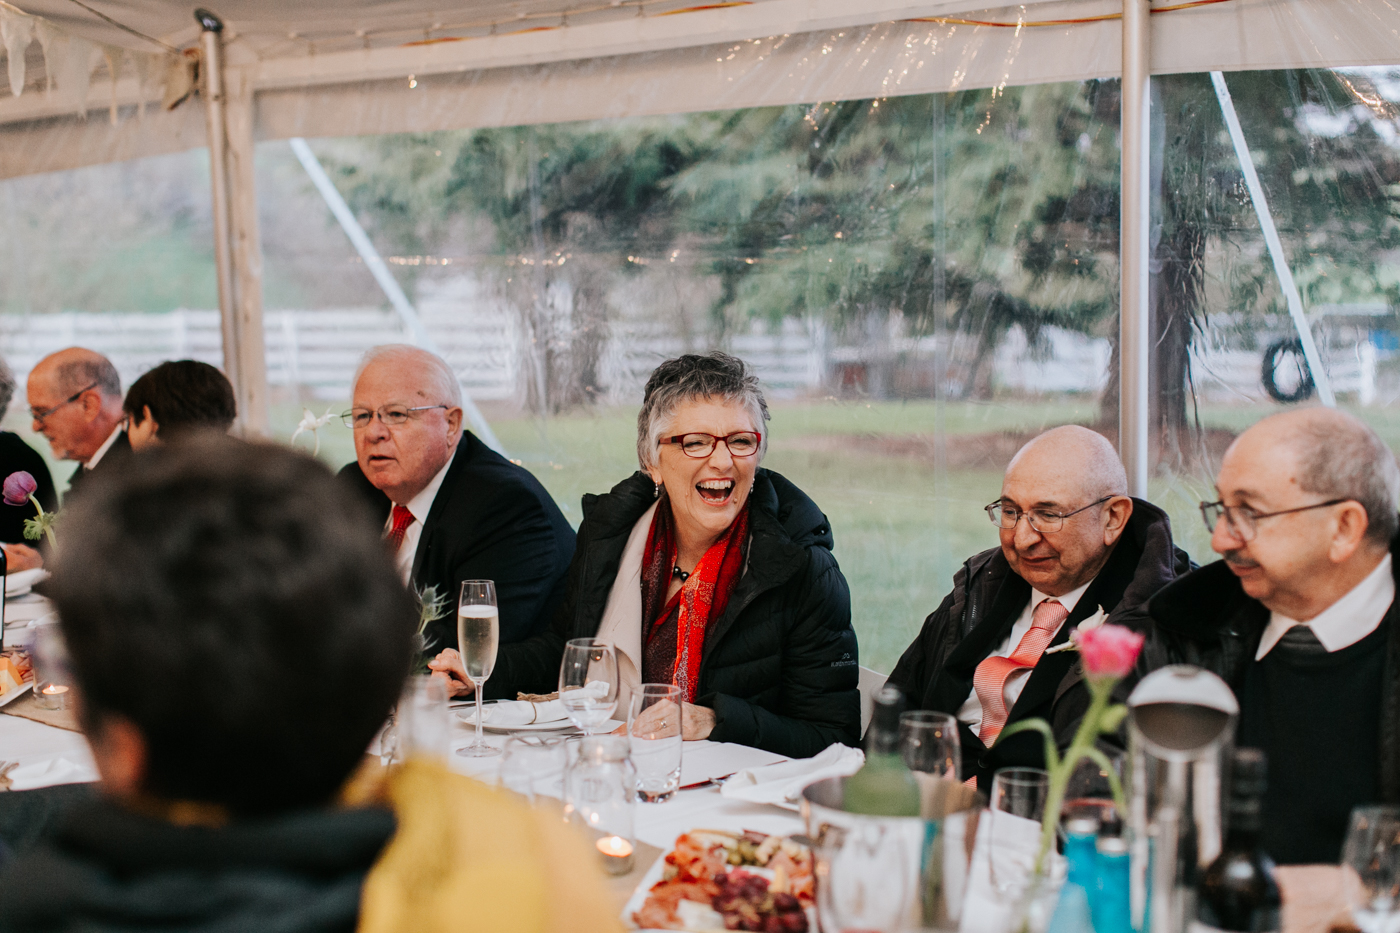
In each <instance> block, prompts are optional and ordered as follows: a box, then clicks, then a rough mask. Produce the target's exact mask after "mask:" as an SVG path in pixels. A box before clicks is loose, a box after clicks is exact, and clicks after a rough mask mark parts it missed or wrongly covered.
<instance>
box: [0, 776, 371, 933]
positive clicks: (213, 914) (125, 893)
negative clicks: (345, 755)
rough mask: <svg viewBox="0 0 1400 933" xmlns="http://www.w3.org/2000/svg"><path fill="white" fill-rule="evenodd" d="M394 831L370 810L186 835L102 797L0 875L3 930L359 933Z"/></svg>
mask: <svg viewBox="0 0 1400 933" xmlns="http://www.w3.org/2000/svg"><path fill="white" fill-rule="evenodd" d="M395 825H396V824H395V820H394V815H393V814H392V813H391V812H389V811H388V810H378V809H363V810H308V811H302V812H298V813H292V814H287V815H284V816H278V817H273V818H269V819H266V820H260V821H255V822H251V823H240V824H237V825H235V826H232V827H228V828H225V829H205V828H200V827H181V826H174V825H172V824H170V823H166V822H163V821H160V820H154V819H150V818H147V817H144V816H138V815H136V814H135V813H131V812H129V811H127V810H124V809H122V808H121V807H120V806H118V805H117V804H115V803H112V802H111V801H109V800H106V799H100V798H99V799H96V800H92V801H91V802H88V803H85V804H80V805H78V806H76V807H74V808H73V810H72V811H71V812H70V813H69V814H68V816H67V818H66V819H65V820H64V821H63V823H62V825H61V826H60V827H59V829H58V830H57V832H56V833H55V834H54V836H53V837H52V838H51V839H50V840H48V841H47V842H46V843H44V844H41V845H40V846H38V847H37V848H36V849H34V850H33V851H31V852H30V853H28V854H27V855H26V856H25V857H23V858H19V859H16V860H15V861H14V862H13V863H11V864H10V865H7V866H6V870H5V871H3V872H0V933H11V931H14V933H21V931H40V930H43V931H51V930H84V931H91V933H107V931H110V933H118V931H129V930H183V931H189V933H198V931H209V933H214V931H218V933H244V931H246V933H264V931H268V930H276V931H280V933H313V931H314V933H333V931H338V930H339V931H344V933H351V931H353V930H354V929H355V926H356V924H357V922H358V919H359V913H360V889H361V887H362V886H363V884H364V880H365V876H366V874H368V872H369V870H370V868H371V867H372V866H373V865H374V862H375V860H376V859H377V858H378V857H379V853H380V851H381V850H382V849H383V848H384V846H385V845H386V844H387V843H388V842H389V839H390V837H391V836H393V834H394V828H395Z"/></svg>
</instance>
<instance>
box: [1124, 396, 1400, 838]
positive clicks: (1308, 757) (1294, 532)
mask: <svg viewBox="0 0 1400 933" xmlns="http://www.w3.org/2000/svg"><path fill="white" fill-rule="evenodd" d="M1215 486H1216V493H1217V495H1218V496H1219V499H1218V500H1217V501H1215V502H1206V503H1202V504H1201V514H1202V515H1203V516H1204V518H1205V521H1206V526H1207V527H1209V528H1210V530H1211V542H1210V544H1211V547H1212V548H1213V549H1214V550H1215V551H1216V552H1217V553H1219V554H1220V555H1221V557H1222V558H1223V560H1220V561H1217V562H1216V563H1213V564H1210V565H1208V566H1206V567H1202V568H1201V569H1200V570H1197V571H1195V572H1194V573H1192V574H1189V575H1187V576H1185V577H1183V578H1182V579H1180V580H1178V581H1176V582H1175V583H1173V584H1172V585H1171V586H1169V587H1167V588H1166V589H1164V590H1163V591H1162V592H1161V593H1159V594H1157V595H1156V596H1155V597H1153V599H1152V601H1151V602H1150V603H1149V605H1148V611H1149V613H1150V615H1151V617H1152V621H1153V622H1154V623H1155V625H1154V629H1155V630H1154V632H1153V635H1152V637H1151V638H1150V639H1149V641H1148V644H1147V647H1146V649H1145V650H1144V658H1143V660H1144V664H1146V665H1149V666H1157V665H1160V664H1166V663H1171V662H1187V663H1191V664H1197V665H1200V666H1202V667H1206V668H1208V669H1210V670H1213V671H1215V673H1217V674H1219V675H1220V676H1221V677H1223V678H1225V680H1226V681H1227V682H1228V683H1229V684H1230V686H1231V687H1232V688H1233V689H1234V691H1235V694H1236V696H1237V697H1238V698H1239V701H1240V722H1239V728H1238V730H1237V732H1236V736H1235V741H1236V744H1238V745H1247V746H1252V747H1256V748H1260V749H1263V751H1264V752H1265V754H1266V755H1267V756H1268V758H1269V782H1268V790H1267V792H1266V794H1265V797H1264V820H1263V826H1264V832H1263V846H1264V849H1265V851H1267V852H1269V854H1270V855H1272V856H1273V858H1274V860H1275V861H1276V862H1279V863H1281V864H1300V863H1309V862H1330V863H1335V862H1336V861H1337V859H1338V856H1339V854H1340V852H1341V846H1342V841H1343V839H1344V838H1345V835H1346V830H1347V821H1348V817H1349V814H1350V813H1351V810H1352V808H1353V807H1356V806H1360V805H1362V804H1371V803H1400V715H1397V713H1400V620H1397V616H1396V608H1395V590H1396V569H1397V563H1396V561H1395V559H1394V557H1393V553H1394V551H1395V548H1396V546H1397V542H1400V537H1398V535H1400V514H1397V497H1400V468H1397V466H1396V462H1395V457H1394V455H1393V454H1392V453H1391V451H1390V449H1389V448H1388V447H1386V445H1385V443H1384V442H1383V441H1381V439H1380V438H1379V437H1378V436H1377V435H1376V433H1375V432H1374V431H1373V430H1371V429H1370V428H1369V427H1367V426H1366V425H1365V424H1363V423H1362V422H1361V421H1359V420H1358V419H1356V418H1354V417H1352V416H1351V415H1348V414H1345V413H1343V412H1339V411H1334V410H1331V409H1326V408H1308V409H1298V410H1294V411H1290V412H1285V413H1283V414H1279V415H1274V416H1272V417H1270V418H1265V419H1264V420H1263V421H1260V422H1259V423H1258V424H1256V425H1254V426H1253V427H1251V428H1250V429H1249V430H1247V431H1245V432H1244V433H1243V434H1241V435H1240V436H1239V437H1238V438H1236V439H1235V442H1234V443H1233V444H1232V445H1231V446H1230V449H1229V450H1228V451H1226V453H1225V457H1224V459H1223V460H1222V461H1221V464H1220V473H1219V475H1218V476H1217V477H1216V482H1215Z"/></svg>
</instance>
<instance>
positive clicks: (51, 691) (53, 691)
mask: <svg viewBox="0 0 1400 933" xmlns="http://www.w3.org/2000/svg"><path fill="white" fill-rule="evenodd" d="M67 692H68V688H67V687H63V686H60V685H58V684H49V685H48V686H47V687H45V688H44V693H46V694H48V695H49V696H57V695H58V694H60V693H67Z"/></svg>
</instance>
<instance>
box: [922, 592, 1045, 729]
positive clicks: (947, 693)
mask: <svg viewBox="0 0 1400 933" xmlns="http://www.w3.org/2000/svg"><path fill="white" fill-rule="evenodd" d="M990 569H991V568H990V567H989V568H988V570H989V571H990ZM969 585H975V583H970V584H969ZM1030 598H1031V588H1030V584H1028V583H1027V582H1026V581H1025V580H1023V579H1021V577H1019V576H1018V575H1016V574H1014V573H1010V572H1008V573H1007V574H1006V575H1005V576H1004V577H1003V578H1002V581H1001V585H1000V586H998V587H997V591H996V595H995V596H993V597H992V600H991V604H990V605H989V606H988V609H987V612H986V614H985V615H984V616H983V617H982V621H981V622H979V623H977V625H976V626H975V627H974V628H973V630H972V631H971V632H968V634H967V637H966V638H964V639H962V640H961V641H960V642H959V643H958V646H957V647H956V648H954V649H953V650H952V652H951V653H950V654H949V655H948V660H947V662H946V663H945V664H944V665H943V670H942V671H940V672H939V674H938V676H937V677H936V678H934V683H933V686H932V688H931V689H930V690H929V693H928V697H929V700H930V702H929V703H928V704H927V706H928V708H929V709H933V710H937V711H939V712H944V713H948V714H950V715H954V716H956V715H957V712H958V710H959V709H961V708H962V705H963V703H965V702H966V701H967V697H968V694H969V693H971V692H972V675H973V674H974V673H975V672H976V670H977V665H978V664H980V663H982V661H983V660H985V659H986V658H987V656H988V655H990V654H991V653H992V652H993V651H994V650H996V648H997V646H998V645H1000V644H1001V643H1002V642H1003V641H1005V640H1006V637H1007V635H1009V634H1010V633H1011V627H1012V626H1013V625H1015V624H1016V619H1017V617H1018V616H1020V614H1021V611H1022V610H1023V609H1025V608H1026V603H1027V602H1029V601H1030Z"/></svg>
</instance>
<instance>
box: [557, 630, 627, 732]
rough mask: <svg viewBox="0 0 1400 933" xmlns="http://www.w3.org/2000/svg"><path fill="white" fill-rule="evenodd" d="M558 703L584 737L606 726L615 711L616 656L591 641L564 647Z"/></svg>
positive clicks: (580, 640)
mask: <svg viewBox="0 0 1400 933" xmlns="http://www.w3.org/2000/svg"><path fill="white" fill-rule="evenodd" d="M559 702H560V704H561V705H562V706H563V707H564V712H566V713H568V714H569V719H571V720H572V721H573V723H574V725H575V726H578V728H579V729H581V730H583V734H584V735H592V734H593V730H594V729H596V728H598V727H599V726H601V725H602V724H603V723H605V722H607V721H608V719H609V718H610V717H611V716H612V714H613V711H614V710H615V709H617V653H616V652H615V651H613V646H612V645H609V644H607V643H605V642H601V641H596V640H594V639H592V638H573V639H570V640H569V642H568V643H567V644H566V645H564V660H563V661H561V662H560V664H559Z"/></svg>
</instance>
